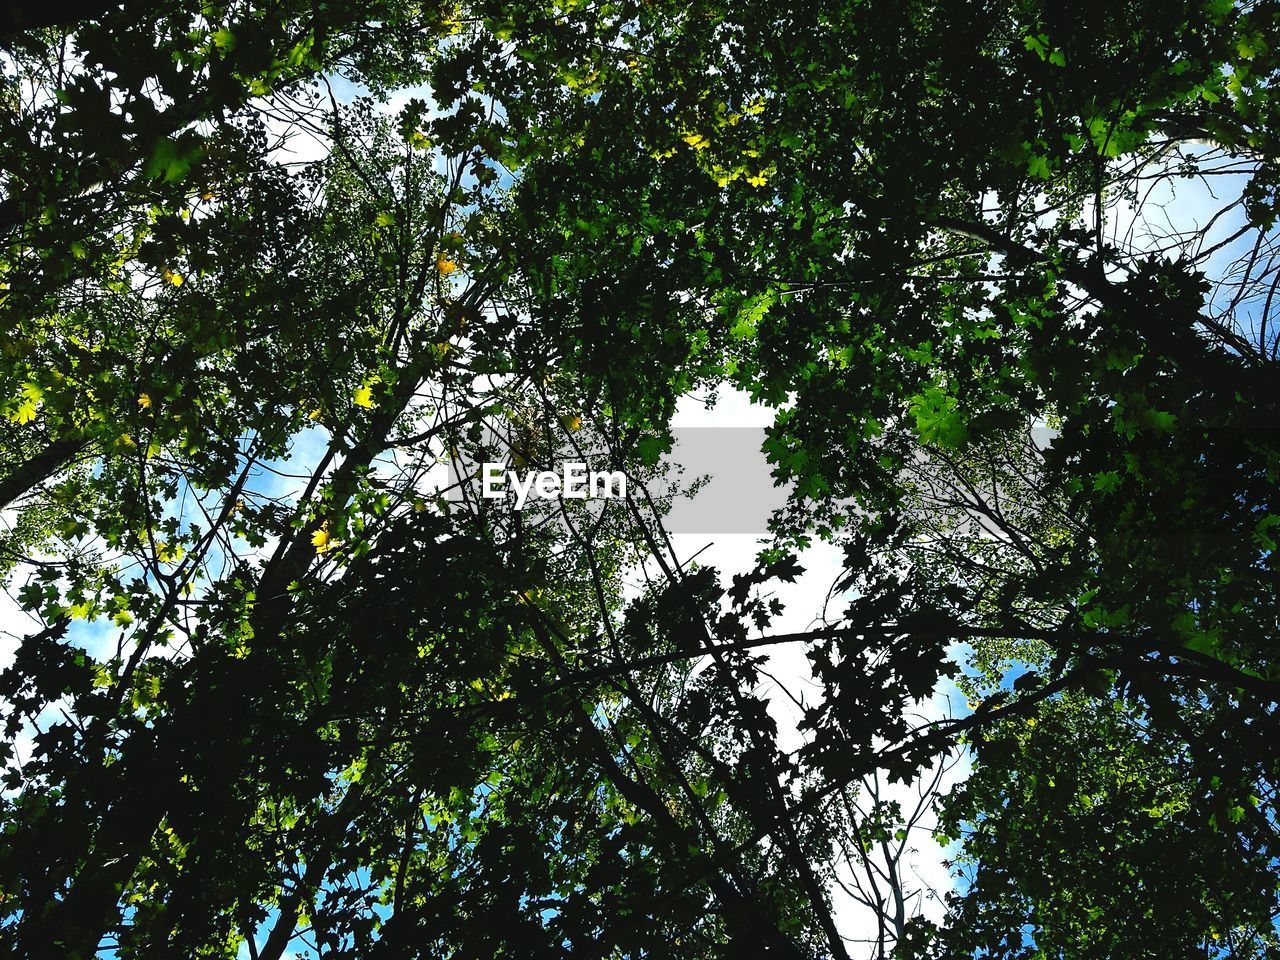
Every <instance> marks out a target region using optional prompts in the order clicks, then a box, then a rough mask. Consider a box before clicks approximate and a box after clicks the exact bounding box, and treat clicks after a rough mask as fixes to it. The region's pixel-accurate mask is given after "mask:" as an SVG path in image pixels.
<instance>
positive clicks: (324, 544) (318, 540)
mask: <svg viewBox="0 0 1280 960" xmlns="http://www.w3.org/2000/svg"><path fill="white" fill-rule="evenodd" d="M311 545H312V546H313V547H315V548H316V553H324V552H325V551H326V550H329V549H331V548H332V547H333V542H332V540H330V538H329V524H327V523H325V524H322V525H321V526H320V529H319V530H317V531H316V532H315V533H313V534H312V535H311Z"/></svg>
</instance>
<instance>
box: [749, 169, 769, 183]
mask: <svg viewBox="0 0 1280 960" xmlns="http://www.w3.org/2000/svg"><path fill="white" fill-rule="evenodd" d="M766 179H768V178H767V177H766V176H765V175H764V171H763V170H762V171H760V172H759V173H757V174H756V175H755V176H753V177H747V183H749V184H751V185H752V186H753V187H763V186H764V182H765V180H766Z"/></svg>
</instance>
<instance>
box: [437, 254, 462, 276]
mask: <svg viewBox="0 0 1280 960" xmlns="http://www.w3.org/2000/svg"><path fill="white" fill-rule="evenodd" d="M457 269H458V265H457V264H456V263H454V262H453V261H452V260H450V259H449V258H448V257H445V256H440V257H437V258H436V273H438V274H440V276H442V277H447V276H448V275H449V274H451V273H453V271H455V270H457Z"/></svg>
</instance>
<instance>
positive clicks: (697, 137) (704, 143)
mask: <svg viewBox="0 0 1280 960" xmlns="http://www.w3.org/2000/svg"><path fill="white" fill-rule="evenodd" d="M684 142H685V143H687V144H688V145H689V146H691V147H693V149H695V150H705V149H707V147H709V146H711V141H710V140H708V139H707V138H706V137H704V136H703V135H702V134H700V133H686V134H685V135H684Z"/></svg>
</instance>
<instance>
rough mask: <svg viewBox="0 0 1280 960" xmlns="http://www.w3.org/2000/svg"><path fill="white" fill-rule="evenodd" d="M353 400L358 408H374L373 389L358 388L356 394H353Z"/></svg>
mask: <svg viewBox="0 0 1280 960" xmlns="http://www.w3.org/2000/svg"><path fill="white" fill-rule="evenodd" d="M351 399H353V400H354V401H355V402H356V406H357V407H372V406H373V388H372V387H357V388H356V392H355V393H354V394H352V397H351Z"/></svg>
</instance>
